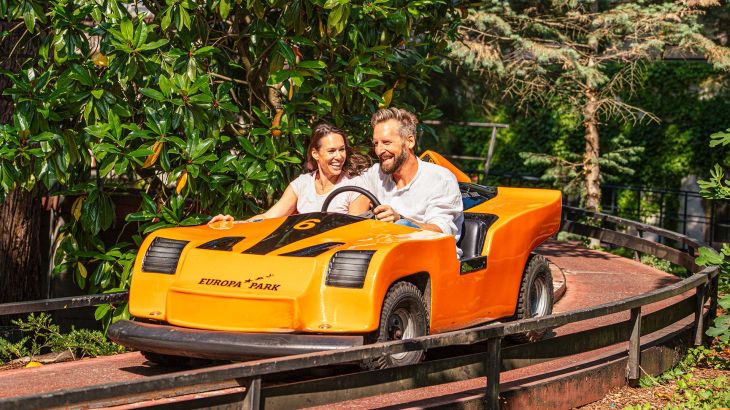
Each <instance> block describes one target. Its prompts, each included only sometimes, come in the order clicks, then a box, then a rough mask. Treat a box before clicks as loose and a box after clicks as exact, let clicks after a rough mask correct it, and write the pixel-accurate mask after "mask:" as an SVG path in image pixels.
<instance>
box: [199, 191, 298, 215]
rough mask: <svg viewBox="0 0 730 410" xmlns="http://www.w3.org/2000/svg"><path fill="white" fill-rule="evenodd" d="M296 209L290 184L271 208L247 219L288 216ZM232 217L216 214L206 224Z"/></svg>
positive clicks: (294, 195) (295, 199) (295, 200)
mask: <svg viewBox="0 0 730 410" xmlns="http://www.w3.org/2000/svg"><path fill="white" fill-rule="evenodd" d="M296 210H297V194H295V193H294V190H293V189H292V187H291V185H289V186H288V187H286V190H285V191H284V193H283V194H282V195H281V198H280V199H279V201H278V202H276V203H275V204H274V205H273V206H272V207H271V208H269V210H268V211H266V212H264V213H262V214H258V215H254V216H252V217H250V218H248V219H247V221H252V220H255V219H265V218H277V217H280V216H288V215H291V214H293V213H294V211H296ZM233 219H234V218H233V217H232V216H231V215H222V214H218V215H216V216H214V217H213V219H211V220H210V221H208V225H210V224H212V223H215V222H219V221H230V222H233Z"/></svg>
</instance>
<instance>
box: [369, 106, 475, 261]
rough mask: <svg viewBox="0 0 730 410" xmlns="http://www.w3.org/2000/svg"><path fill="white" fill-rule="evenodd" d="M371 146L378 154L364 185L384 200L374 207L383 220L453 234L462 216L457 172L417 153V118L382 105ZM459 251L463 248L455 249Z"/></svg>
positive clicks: (375, 117) (458, 230) (458, 229)
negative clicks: (415, 149) (455, 173)
mask: <svg viewBox="0 0 730 410" xmlns="http://www.w3.org/2000/svg"><path fill="white" fill-rule="evenodd" d="M370 124H371V125H372V126H373V148H374V149H375V155H377V157H378V159H379V160H380V163H379V164H375V165H373V166H372V167H371V168H370V169H368V170H367V171H366V172H365V173H364V174H363V177H364V181H365V185H366V188H367V189H369V190H370V191H371V192H372V193H373V194H374V195H375V196H376V197H377V198H378V200H379V201H380V202H381V205H380V206H378V207H377V208H375V209H374V210H373V213H375V217H376V218H377V219H379V220H381V221H386V222H395V223H397V224H402V225H407V226H412V227H415V228H420V229H425V230H429V231H435V232H442V233H446V234H449V235H454V236H455V237H456V241H457V242H458V240H459V236H460V234H461V226H462V222H463V221H464V213H463V210H464V208H463V205H462V202H461V192H460V191H459V184H458V182H457V181H456V177H454V175H453V174H452V173H451V172H450V171H449V170H447V169H446V168H443V167H440V166H438V165H435V164H431V163H428V162H424V161H421V160H420V159H418V157H417V156H416V154H415V153H414V151H413V150H414V148H415V146H416V125H417V124H418V119H417V118H416V116H415V115H413V114H412V113H410V112H408V111H406V110H403V109H399V108H384V109H380V110H378V111H377V112H376V113H375V114H373V117H372V118H371V120H370ZM457 252H458V253H459V256H461V252H460V250H459V249H457Z"/></svg>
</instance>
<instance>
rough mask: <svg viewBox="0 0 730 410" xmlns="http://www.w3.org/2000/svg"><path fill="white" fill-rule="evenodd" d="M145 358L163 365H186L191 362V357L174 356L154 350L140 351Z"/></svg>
mask: <svg viewBox="0 0 730 410" xmlns="http://www.w3.org/2000/svg"><path fill="white" fill-rule="evenodd" d="M140 353H142V356H144V358H145V359H147V360H149V361H150V362H152V363H155V364H159V365H162V366H185V365H187V364H189V363H190V358H189V357H184V356H173V355H169V354H161V353H154V352H140Z"/></svg>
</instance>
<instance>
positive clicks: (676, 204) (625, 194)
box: [448, 155, 730, 246]
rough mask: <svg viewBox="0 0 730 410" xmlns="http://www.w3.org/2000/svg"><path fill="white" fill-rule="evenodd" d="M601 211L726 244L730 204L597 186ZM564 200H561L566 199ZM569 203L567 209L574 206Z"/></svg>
mask: <svg viewBox="0 0 730 410" xmlns="http://www.w3.org/2000/svg"><path fill="white" fill-rule="evenodd" d="M448 158H450V159H454V160H457V161H462V162H464V163H465V164H469V163H471V164H474V163H478V162H481V161H483V160H484V159H483V158H482V157H475V156H465V155H452V156H448ZM463 169H465V170H467V171H465V172H466V174H467V175H469V176H471V177H473V178H477V179H478V180H479V183H480V184H485V185H499V186H516V187H532V188H553V186H552V184H551V183H550V182H549V181H544V180H542V179H540V178H539V177H536V176H531V175H520V174H512V173H502V172H494V171H492V172H491V174H490V175H489V178H488V180H485V178H484V177H483V175H482V173H481V172H480V171H477V170H475V169H474V167H471V168H470V167H469V166H465V167H463ZM601 194H602V201H601V209H602V212H603V213H606V214H610V215H615V216H620V217H622V218H629V219H633V220H635V221H640V222H647V221H651V222H650V224H651V225H655V226H660V227H663V228H668V229H673V230H676V231H677V232H680V233H682V234H684V235H688V234H690V232H691V231H692V230H697V228H694V227H700V229H699V230H700V231H701V232H703V233H704V236H705V238H706V240H707V241H708V242H709V244H710V245H711V246H718V245H720V244H722V243H725V242H730V201H728V200H711V201H710V200H705V199H704V198H703V197H702V196H701V195H700V194H699V193H698V192H695V191H687V190H682V189H663V188H650V187H645V186H634V185H619V184H606V183H602V184H601ZM567 198H568V197H567V196H564V199H567ZM702 200H704V201H706V202H705V205H706V206H707V208H706V212H705V214H700V213H697V212H695V211H691V210H690V209H689V208H690V206H689V205H691V202H693V201H702ZM575 202H577V201H574V202H570V204H571V205H577V203H575Z"/></svg>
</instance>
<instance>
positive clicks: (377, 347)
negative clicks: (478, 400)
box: [0, 207, 718, 409]
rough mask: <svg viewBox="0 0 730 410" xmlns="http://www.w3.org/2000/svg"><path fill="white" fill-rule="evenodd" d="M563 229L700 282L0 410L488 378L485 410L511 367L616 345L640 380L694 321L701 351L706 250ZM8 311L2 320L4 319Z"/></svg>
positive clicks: (292, 394) (269, 400) (588, 222)
mask: <svg viewBox="0 0 730 410" xmlns="http://www.w3.org/2000/svg"><path fill="white" fill-rule="evenodd" d="M564 214H565V216H566V219H565V220H564V224H563V230H565V231H568V232H572V233H576V234H580V235H585V236H590V237H593V238H597V239H600V240H601V241H603V242H608V243H613V244H616V245H620V246H625V247H628V248H631V249H634V250H636V251H638V252H642V253H647V254H651V255H654V256H657V257H659V258H662V259H665V260H668V261H670V262H672V263H675V264H678V265H681V266H684V267H685V268H687V269H688V270H690V271H691V272H696V273H695V274H693V275H692V276H690V277H688V278H686V279H684V280H682V281H680V282H677V283H674V284H672V285H669V286H666V287H664V288H662V289H659V290H655V291H652V292H649V293H646V294H643V295H639V296H635V297H630V298H627V299H624V300H621V301H617V302H611V303H606V304H602V305H599V306H594V307H590V308H586V309H580V310H575V311H571V312H565V313H559V314H553V315H550V316H546V317H540V318H534V319H528V320H521V321H515V322H508V323H495V324H490V325H485V326H480V327H476V328H471V329H467V330H461V331H456V332H449V333H443V334H437V335H430V336H424V337H419V338H415V339H409V340H400V341H392V342H385V343H377V344H371V345H366V346H360V347H354V348H349V349H344V350H336V351H325V352H318V353H312V354H303V355H296V356H288V357H279V358H272V359H265V360H257V361H252V362H245V363H234V364H227V365H221V366H215V367H210V368H203V369H195V370H188V371H181V372H175V373H169V374H164V375H158V376H152V377H147V378H144V379H141V380H131V381H124V382H120V383H111V384H104V385H97V386H89V387H80V388H76V389H71V390H64V391H56V392H49V393H42V394H35V395H29V396H22V397H11V398H5V399H0V409H11V408H12V409H14V408H23V409H38V408H48V407H65V406H79V405H80V404H81V403H87V404H88V403H103V404H104V405H107V406H110V405H119V404H124V403H133V402H136V401H140V400H145V399H149V398H162V397H171V396H177V395H180V394H186V393H201V392H208V391H213V390H223V389H231V388H233V390H235V391H236V393H232V394H234V395H235V400H237V401H238V402H239V403H240V404H242V405H243V406H244V408H253V409H256V408H260V407H262V406H264V407H267V408H299V407H305V406H313V405H321V404H327V403H332V402H338V401H344V400H352V399H357V398H362V397H369V396H374V395H379V394H384V393H388V392H394V391H401V390H407V389H411V388H417V387H423V386H428V385H435V384H442V383H446V382H451V381H458V380H464V379H471V378H476V377H480V376H486V377H487V381H486V385H485V386H484V396H483V397H484V399H483V400H484V403H483V404H484V407H486V408H488V409H496V408H499V394H500V386H499V381H500V370H501V369H502V368H503V365H504V363H505V362H507V361H510V363H511V368H518V367H524V366H528V365H530V364H534V363H537V362H541V361H547V360H554V359H555V358H556V357H562V356H567V355H572V354H577V353H584V352H590V351H594V350H596V349H599V348H602V347H606V346H612V345H615V344H617V343H627V348H628V362H627V369H626V370H627V378H628V380H629V381H636V379H638V377H639V375H640V367H639V366H640V349H641V344H640V337H641V336H642V335H647V334H649V333H652V332H655V331H657V330H661V329H664V328H666V327H667V326H670V325H672V324H674V323H677V322H679V321H680V320H681V319H684V318H687V317H688V316H690V315H694V318H693V323H694V328H693V329H694V330H693V342H694V343H695V344H700V343H702V341H703V337H704V331H705V327H706V324H705V320H706V315H705V306H706V303H707V301H708V300H709V314H708V316H709V318H710V319H712V317H713V316H712V315H713V312H715V310H716V308H717V282H718V269H717V268H716V267H707V268H704V269H702V270H699V271H698V267H697V266H696V265H695V264H694V253H695V250H696V249H697V248H698V247H699V246H702V244H701V243H699V242H697V241H695V240H693V239H691V238H688V237H687V236H685V235H681V234H678V233H675V232H671V231H668V230H665V229H661V228H656V227H653V226H650V225H646V224H641V223H638V222H634V221H630V220H626V219H622V218H617V217H615V216H611V215H605V214H595V213H591V212H587V211H584V210H581V209H577V208H571V207H566V208H565V213H564ZM624 230H633V231H638V232H650V233H653V234H655V235H659V236H663V237H667V238H669V239H672V240H673V241H675V242H676V243H678V244H682V245H684V246H683V248H684V250H680V249H675V248H672V247H669V246H667V245H663V244H659V243H655V242H651V241H648V240H646V239H643V238H640V237H637V236H634V235H630V234H627V233H625V232H624ZM692 290H694V293H693V294H691V295H688V296H687V295H685V297H682V298H681V300H679V301H677V302H674V303H672V304H671V305H669V306H666V307H664V308H661V309H659V310H657V311H654V312H652V313H646V314H645V313H644V312H642V308H644V307H645V306H647V305H650V304H653V303H656V302H660V301H664V300H667V299H669V298H673V297H676V296H679V295H683V294H685V293H686V292H689V291H692ZM3 311H4V310H3V306H2V305H0V312H3ZM625 311H629V312H630V318H629V320H625V321H621V322H618V323H614V324H610V325H605V326H601V327H594V328H591V329H589V330H585V331H581V332H576V333H570V334H566V335H561V336H557V337H553V338H549V339H544V340H542V341H538V342H534V343H528V344H523V345H515V346H506V347H503V346H502V341H503V339H504V337H505V336H508V335H513V334H517V333H522V332H526V331H532V330H539V329H547V328H555V327H558V326H562V325H565V324H568V323H573V322H578V321H582V320H587V319H593V318H598V317H602V316H606V315H611V314H615V313H619V312H625ZM455 345H469V346H472V347H476V348H478V349H480V350H481V351H480V352H478V353H473V352H472V353H469V354H464V355H459V356H456V357H449V358H446V359H440V360H429V361H426V362H422V363H418V364H414V365H409V366H404V367H398V368H393V369H384V370H375V371H369V372H359V373H351V374H345V375H340V376H334V377H328V378H324V379H314V380H303V381H300V382H296V383H290V384H279V385H276V384H273V385H265V384H262V381H263V380H265V379H266V378H268V377H270V376H273V375H286V374H296V372H297V371H300V370H303V369H312V368H317V367H321V366H329V365H337V364H345V363H352V362H359V361H363V360H366V359H372V358H374V357H379V356H381V355H389V354H397V353H403V352H410V351H416V350H432V349H437V348H443V347H449V346H455Z"/></svg>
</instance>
